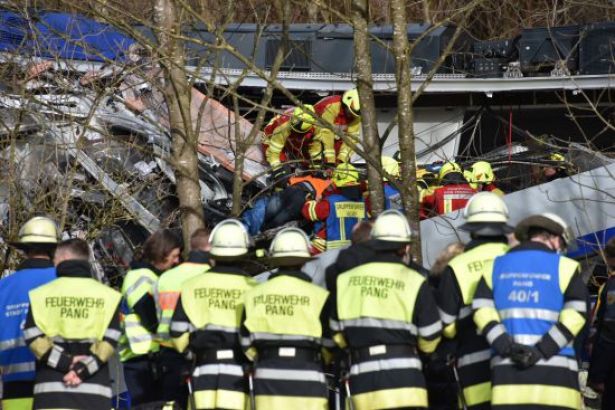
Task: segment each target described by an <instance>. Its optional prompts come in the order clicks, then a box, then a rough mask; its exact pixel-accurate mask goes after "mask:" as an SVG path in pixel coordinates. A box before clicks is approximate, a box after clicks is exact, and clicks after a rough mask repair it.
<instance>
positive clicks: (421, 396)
mask: <svg viewBox="0 0 615 410" xmlns="http://www.w3.org/2000/svg"><path fill="white" fill-rule="evenodd" d="M350 389H351V393H352V386H351V387H350ZM352 402H353V404H354V407H355V409H360V410H377V409H390V408H397V407H425V408H427V390H425V389H423V388H420V387H401V388H397V389H383V390H378V391H373V392H367V393H361V394H356V395H353V396H352Z"/></svg>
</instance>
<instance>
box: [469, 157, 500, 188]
mask: <svg viewBox="0 0 615 410" xmlns="http://www.w3.org/2000/svg"><path fill="white" fill-rule="evenodd" d="M472 177H473V178H472V182H476V183H478V184H491V183H493V181H495V175H494V174H493V169H492V168H491V164H490V163H488V162H487V161H478V162H475V163H474V164H472Z"/></svg>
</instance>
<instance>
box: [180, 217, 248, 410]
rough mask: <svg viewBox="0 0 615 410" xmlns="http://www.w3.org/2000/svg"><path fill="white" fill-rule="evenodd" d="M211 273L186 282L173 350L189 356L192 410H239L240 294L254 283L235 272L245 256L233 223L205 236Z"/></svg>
mask: <svg viewBox="0 0 615 410" xmlns="http://www.w3.org/2000/svg"><path fill="white" fill-rule="evenodd" d="M210 241H211V250H210V257H211V259H212V261H213V263H212V266H213V267H212V268H211V269H210V270H209V271H207V272H205V273H204V274H202V275H198V276H196V277H194V278H192V279H190V280H188V281H186V282H185V283H184V284H183V286H182V290H181V294H180V297H179V300H178V302H177V307H176V308H175V313H173V318H172V320H171V337H172V338H173V340H174V343H175V346H176V348H177V349H178V350H179V351H180V352H183V351H185V350H186V349H189V350H190V351H191V352H192V353H193V355H194V357H195V367H194V370H193V372H192V391H193V396H192V398H191V400H190V403H191V408H193V409H219V408H222V409H231V410H244V409H245V408H246V405H247V403H248V400H247V397H248V396H247V393H248V383H247V378H246V377H245V370H246V364H247V359H246V358H245V356H244V354H243V351H242V349H241V345H240V343H239V326H240V324H241V315H242V312H243V301H244V294H245V292H246V291H248V290H250V289H251V288H252V287H253V286H254V284H255V282H254V280H253V279H252V278H250V276H249V275H248V274H247V273H246V272H245V271H244V270H242V269H241V268H240V267H238V266H237V265H238V262H240V261H241V260H242V259H243V258H244V257H245V256H246V255H247V254H248V246H249V237H248V232H247V231H246V229H245V227H244V226H243V224H242V223H241V222H239V221H238V220H236V219H226V220H224V221H222V222H220V223H219V224H218V225H217V226H216V227H215V228H214V230H213V231H212V232H211V236H210Z"/></svg>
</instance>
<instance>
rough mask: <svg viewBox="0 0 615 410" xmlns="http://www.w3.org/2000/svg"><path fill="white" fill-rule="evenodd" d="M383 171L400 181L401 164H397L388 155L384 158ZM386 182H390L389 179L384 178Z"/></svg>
mask: <svg viewBox="0 0 615 410" xmlns="http://www.w3.org/2000/svg"><path fill="white" fill-rule="evenodd" d="M382 169H383V170H384V172H386V173H387V174H389V175H391V176H392V177H394V178H395V179H399V171H400V170H399V162H397V161H396V160H395V159H393V158H392V157H388V156H386V155H383V156H382ZM383 179H384V180H385V181H388V178H387V177H384V178H383Z"/></svg>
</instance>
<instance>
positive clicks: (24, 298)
mask: <svg viewBox="0 0 615 410" xmlns="http://www.w3.org/2000/svg"><path fill="white" fill-rule="evenodd" d="M57 242H58V229H57V227H56V224H55V222H54V221H52V220H51V219H49V218H45V217H42V216H37V217H34V218H32V219H30V220H28V221H27V222H26V223H25V224H23V226H22V227H21V229H20V230H19V235H18V239H17V242H14V243H10V245H11V246H13V247H15V248H17V249H19V250H20V251H21V252H23V253H24V254H25V256H26V260H24V261H23V262H22V263H21V264H20V265H19V267H18V268H17V271H16V272H14V273H13V274H12V275H9V276H7V277H5V278H3V279H2V280H0V315H2V316H1V317H2V326H0V377H1V378H2V392H3V395H2V406H1V407H2V408H3V409H5V410H29V409H31V408H32V394H33V393H32V392H33V390H32V389H33V386H34V369H35V358H34V355H33V354H32V352H30V350H29V349H28V347H27V346H26V344H25V342H24V337H23V332H22V324H23V323H24V321H25V320H26V315H27V313H28V306H29V305H28V292H30V291H31V290H32V289H35V288H37V287H39V286H41V285H44V284H46V283H48V282H50V281H52V280H53V279H55V278H56V270H55V267H54V266H53V263H52V261H51V257H52V255H53V252H54V250H55V248H56V245H57Z"/></svg>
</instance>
